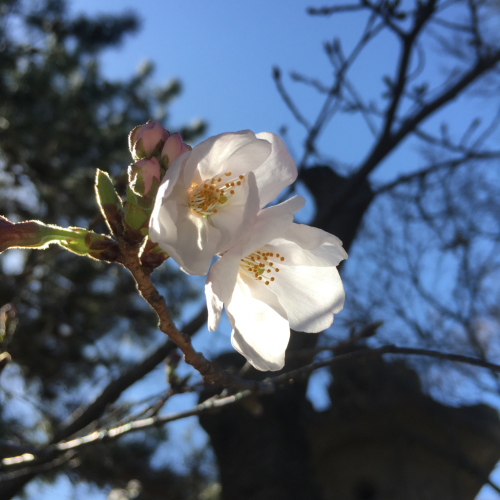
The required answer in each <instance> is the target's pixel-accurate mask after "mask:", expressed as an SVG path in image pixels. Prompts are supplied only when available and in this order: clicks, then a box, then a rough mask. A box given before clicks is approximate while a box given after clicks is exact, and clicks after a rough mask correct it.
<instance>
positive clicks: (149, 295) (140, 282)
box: [118, 236, 256, 389]
mask: <svg viewBox="0 0 500 500" xmlns="http://www.w3.org/2000/svg"><path fill="white" fill-rule="evenodd" d="M118 238H119V243H120V249H121V251H122V254H123V266H124V267H126V268H127V269H128V270H129V271H130V273H131V274H132V276H133V278H134V280H135V282H136V286H137V290H138V291H139V294H140V295H141V296H142V297H143V298H144V300H145V301H146V302H147V303H148V304H149V305H150V306H151V308H152V309H153V310H154V311H155V312H156V314H157V316H158V319H159V325H158V327H159V329H160V330H161V331H162V332H163V333H165V334H166V335H167V336H168V337H169V338H170V339H171V340H172V341H173V342H174V343H175V344H176V345H177V347H178V348H179V349H180V350H181V351H182V353H183V354H184V360H185V361H186V363H188V364H190V365H191V366H192V367H193V368H194V369H195V370H197V371H198V372H199V373H200V374H201V376H202V377H203V380H204V382H205V383H207V384H213V383H217V384H220V385H223V386H225V387H229V386H230V387H237V388H239V389H256V383H255V382H252V381H249V380H243V379H240V378H238V377H235V376H233V375H232V374H231V373H229V372H228V371H227V370H222V369H221V368H220V367H219V366H218V365H217V364H215V363H212V362H211V361H209V360H208V359H206V358H205V356H203V354H202V353H201V352H197V351H195V349H194V347H193V345H192V344H191V337H189V335H186V334H183V333H182V332H180V331H179V330H178V329H177V327H176V326H175V324H174V322H173V321H172V319H171V318H170V314H169V312H168V309H167V305H166V302H165V298H164V297H163V296H162V295H160V293H159V292H158V290H157V289H156V287H155V286H154V284H153V282H152V281H151V278H150V275H149V273H148V272H147V271H146V270H145V269H144V267H143V266H142V264H141V261H140V259H139V256H138V252H139V246H140V243H139V244H138V245H131V244H129V243H128V242H127V241H126V240H125V239H123V237H120V236H118Z"/></svg>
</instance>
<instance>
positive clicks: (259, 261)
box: [239, 249, 285, 285]
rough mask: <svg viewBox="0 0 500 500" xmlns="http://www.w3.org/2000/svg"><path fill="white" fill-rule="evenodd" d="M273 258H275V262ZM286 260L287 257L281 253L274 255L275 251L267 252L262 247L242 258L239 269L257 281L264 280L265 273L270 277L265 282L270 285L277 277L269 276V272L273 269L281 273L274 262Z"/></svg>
mask: <svg viewBox="0 0 500 500" xmlns="http://www.w3.org/2000/svg"><path fill="white" fill-rule="evenodd" d="M272 259H274V262H273V260H272ZM284 260H285V257H283V256H280V255H279V254H276V255H274V253H273V252H266V251H265V249H261V250H257V251H255V252H253V253H251V254H250V255H247V256H246V257H244V258H243V259H241V261H240V269H239V271H240V272H241V273H242V274H244V275H245V276H248V277H250V278H253V279H254V280H256V281H263V280H262V275H264V273H265V274H266V278H268V279H266V281H264V284H265V285H269V283H270V282H272V281H275V277H274V276H267V274H268V273H271V272H272V271H274V272H276V273H279V268H277V267H275V266H274V264H275V263H276V262H283V261H284Z"/></svg>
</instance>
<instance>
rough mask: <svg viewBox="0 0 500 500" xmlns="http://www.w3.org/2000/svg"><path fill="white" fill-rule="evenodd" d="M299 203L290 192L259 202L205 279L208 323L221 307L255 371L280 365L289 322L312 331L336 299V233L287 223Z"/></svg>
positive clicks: (339, 301)
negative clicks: (270, 202) (268, 203)
mask: <svg viewBox="0 0 500 500" xmlns="http://www.w3.org/2000/svg"><path fill="white" fill-rule="evenodd" d="M299 204H300V203H299V201H298V200H297V197H296V198H292V199H291V200H288V202H285V203H282V204H281V205H276V206H274V207H271V208H267V209H264V210H262V211H261V212H260V213H259V215H258V217H257V219H256V221H255V223H254V224H253V226H252V228H251V230H250V231H249V232H248V233H247V235H246V237H245V238H244V239H242V240H241V241H240V242H238V244H236V245H235V246H234V247H233V248H231V249H230V250H229V251H227V252H226V253H225V254H224V255H222V257H221V258H220V259H219V260H218V261H217V262H215V263H214V264H213V265H212V267H211V268H210V271H209V274H208V277H207V282H206V285H205V294H206V296H207V307H208V327H209V330H210V331H213V330H215V329H216V328H217V326H218V325H219V321H220V317H221V313H222V309H223V308H224V307H225V309H226V313H227V316H228V319H229V323H230V324H231V327H232V332H231V343H232V345H233V347H234V348H235V349H236V350H237V351H238V352H240V353H241V354H242V355H243V356H245V358H246V359H247V360H248V361H249V362H250V363H251V364H252V365H253V366H254V367H255V368H257V369H258V370H262V371H265V370H272V371H275V370H280V369H281V368H283V365H284V362H285V350H286V347H287V345H288V341H289V338H290V328H293V329H294V330H298V331H302V332H308V333H317V332H320V331H322V330H324V329H326V328H328V327H329V326H330V325H331V324H332V322H333V316H334V314H336V313H338V312H339V311H340V310H341V309H342V308H343V305H344V296H345V294H344V288H343V286H342V281H341V279H340V276H339V273H338V271H337V267H336V266H337V265H338V264H339V263H340V262H341V261H342V260H344V259H347V253H346V251H345V250H344V249H343V248H342V242H341V241H340V240H339V239H338V238H337V237H336V236H333V235H331V234H329V233H326V232H325V231H322V230H320V229H316V228H313V227H309V226H306V225H302V224H295V223H292V220H293V216H292V215H291V214H292V213H294V212H295V211H296V210H297V207H298V205H299ZM299 208H300V207H299Z"/></svg>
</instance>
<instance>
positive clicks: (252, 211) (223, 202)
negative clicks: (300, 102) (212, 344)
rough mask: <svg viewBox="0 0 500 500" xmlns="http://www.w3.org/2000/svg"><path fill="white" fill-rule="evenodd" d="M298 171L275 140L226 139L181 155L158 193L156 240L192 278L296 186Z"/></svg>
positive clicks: (245, 134) (249, 135) (263, 136)
mask: <svg viewBox="0 0 500 500" xmlns="http://www.w3.org/2000/svg"><path fill="white" fill-rule="evenodd" d="M296 177H297V168H296V166H295V163H294V161H293V159H292V158H291V157H290V155H289V154H288V150H287V149H286V147H285V145H284V144H283V141H282V140H281V139H280V138H279V137H278V136H277V135H275V134H271V133H268V132H262V133H260V134H257V135H255V134H254V133H253V132H251V131H249V130H244V131H241V132H236V133H227V134H221V135H218V136H215V137H211V138H210V139H207V140H206V141H203V142H202V143H200V144H198V145H197V146H196V147H194V148H193V150H192V151H187V152H184V153H183V154H181V155H180V156H179V157H178V158H177V159H176V160H175V161H174V162H173V163H172V164H171V165H170V167H169V169H168V170H167V173H166V175H165V177H164V179H163V182H162V184H161V186H160V188H159V190H158V194H157V197H156V202H155V206H154V209H153V213H152V215H151V219H150V229H149V236H150V238H151V240H153V241H154V242H156V243H158V245H159V246H160V247H161V248H162V249H163V250H164V251H165V252H167V253H168V254H169V255H170V256H171V257H172V258H173V259H174V260H175V261H176V262H177V263H178V264H179V266H180V267H181V268H182V269H183V270H184V271H185V272H187V273H189V274H198V275H204V274H206V273H207V271H208V267H209V265H210V262H211V260H212V258H213V257H214V255H216V254H218V253H222V252H225V251H226V250H227V249H228V248H230V247H231V246H232V245H234V244H235V242H236V241H238V239H239V238H241V236H242V235H243V234H244V233H245V232H246V231H247V228H248V227H249V226H250V225H251V224H252V222H253V220H254V219H255V217H256V216H257V213H258V211H259V210H260V209H261V208H263V207H264V206H265V205H267V204H268V203H269V202H271V201H272V200H274V198H275V197H276V196H277V195H278V194H279V193H280V192H281V190H282V189H283V188H284V187H286V186H288V185H289V184H291V183H292V182H293V181H294V180H295V179H296Z"/></svg>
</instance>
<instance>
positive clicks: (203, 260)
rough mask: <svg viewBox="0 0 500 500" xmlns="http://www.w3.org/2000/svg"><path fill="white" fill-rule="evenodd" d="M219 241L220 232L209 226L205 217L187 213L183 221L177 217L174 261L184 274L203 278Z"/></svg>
mask: <svg viewBox="0 0 500 500" xmlns="http://www.w3.org/2000/svg"><path fill="white" fill-rule="evenodd" d="M183 215H184V214H183ZM219 240H220V231H219V230H218V229H216V228H215V227H213V226H211V225H210V224H209V223H208V220H207V219H206V218H205V217H198V216H197V215H194V214H193V213H192V212H187V213H186V214H185V217H184V218H183V219H181V218H180V217H179V219H178V221H177V242H176V247H177V250H178V254H179V256H178V259H175V260H176V262H177V263H178V264H179V266H180V267H181V269H182V270H183V271H184V272H186V273H188V274H196V275H198V276H203V275H205V274H207V272H208V267H209V266H210V262H211V261H212V258H213V257H214V255H215V254H216V247H217V244H218V242H219Z"/></svg>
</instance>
